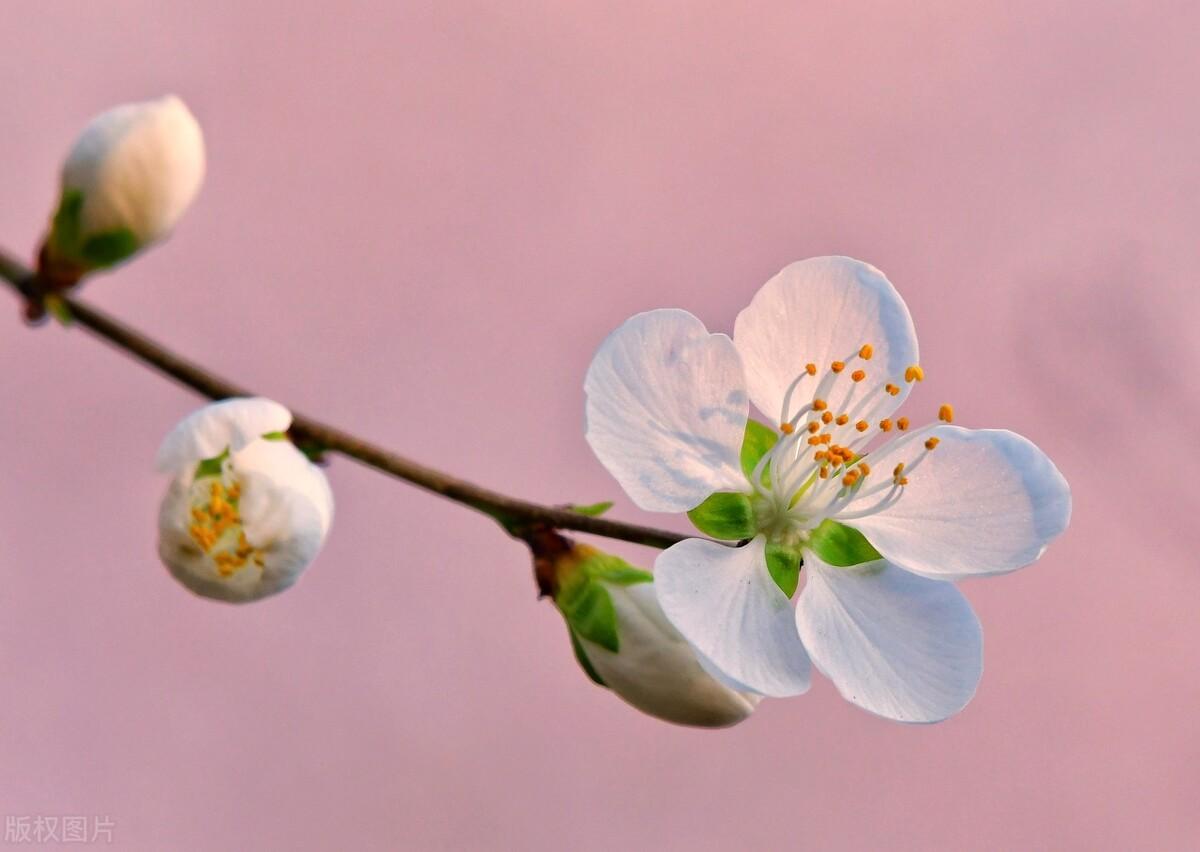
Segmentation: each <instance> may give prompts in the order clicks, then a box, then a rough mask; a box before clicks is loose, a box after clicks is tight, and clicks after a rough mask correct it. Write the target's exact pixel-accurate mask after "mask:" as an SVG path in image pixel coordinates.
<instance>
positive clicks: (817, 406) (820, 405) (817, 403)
mask: <svg viewBox="0 0 1200 852" xmlns="http://www.w3.org/2000/svg"><path fill="white" fill-rule="evenodd" d="M812 405H813V411H824V410H825V409H826V408H828V407H829V403H827V402H826V401H825V400H823V399H814V400H813V403H812Z"/></svg>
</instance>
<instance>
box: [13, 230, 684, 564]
mask: <svg viewBox="0 0 1200 852" xmlns="http://www.w3.org/2000/svg"><path fill="white" fill-rule="evenodd" d="M0 278H3V279H4V280H6V281H7V282H8V283H9V284H11V285H12V287H13V288H14V289H15V290H16V291H17V292H18V293H19V294H20V295H21V296H22V297H23V298H24V299H25V300H26V301H27V302H32V303H33V304H34V307H35V308H36V307H40V299H41V297H42V296H43V295H44V294H45V293H46V292H47V290H48V289H51V288H46V287H43V286H41V285H40V283H39V281H38V278H37V276H36V274H35V273H34V271H33V270H31V269H29V268H28V267H27V266H25V264H23V263H21V262H20V261H19V260H17V259H15V258H13V257H12V256H10V255H8V254H6V253H5V252H4V251H3V250H2V249H0ZM57 298H59V299H61V300H62V304H63V305H65V306H66V308H67V310H68V311H69V313H70V316H71V318H72V320H73V323H74V324H75V325H79V326H81V327H83V328H85V329H87V330H88V331H90V332H91V333H92V334H95V335H96V336H97V337H100V338H102V339H103V340H105V341H106V342H108V343H109V344H111V345H113V346H115V347H117V348H118V349H121V350H123V351H125V352H126V353H128V354H130V355H132V356H133V357H134V358H136V359H138V360H139V361H141V362H142V363H144V364H146V365H148V366H150V367H152V368H153V369H155V370H158V371H159V372H160V373H163V374H164V375H167V376H170V377H171V378H173V379H175V380H176V381H177V382H180V383H181V384H184V385H186V386H187V387H189V388H191V389H192V390H194V391H196V392H197V393H200V394H202V395H203V396H206V397H208V398H209V399H224V398H226V397H231V396H252V395H253V394H252V392H251V391H249V390H248V389H246V388H243V387H241V386H239V385H237V384H234V383H233V382H231V381H228V380H226V379H224V378H222V377H221V376H218V375H216V374H215V373H213V372H211V371H210V370H208V369H206V368H204V367H201V366H200V365H198V364H196V363H193V362H192V361H188V360H187V359H185V358H183V357H181V356H179V355H176V354H175V353H174V352H172V351H170V350H169V349H167V348H166V347H165V346H163V345H162V344H160V343H158V342H156V341H154V340H152V339H150V338H149V337H147V336H146V335H144V334H142V333H141V332H140V331H137V330H136V329H133V328H130V327H129V326H127V325H125V324H124V323H122V322H120V321H119V320H117V319H114V318H113V317H111V316H109V315H107V314H105V313H103V312H102V311H99V310H97V309H95V308H93V307H90V306H89V305H87V304H86V303H85V302H81V301H79V300H78V299H76V298H73V297H71V296H67V295H59V296H57ZM293 417H294V419H293V422H292V429H291V432H292V435H293V437H294V438H295V440H296V442H297V444H300V445H309V446H313V447H315V448H317V449H319V450H322V451H326V452H336V453H340V454H342V455H344V456H347V457H349V458H352V459H355V460H356V461H359V462H361V463H363V464H365V465H367V466H369V467H373V468H375V469H376V470H380V471H383V472H384V473H387V474H390V475H391V476H394V477H396V478H397V479H402V480H404V481H405V482H408V483H410V484H412V485H415V486H417V487H418V488H423V489H425V490H426V491H430V492H432V493H434V494H437V495H440V496H442V497H445V498H446V499H448V500H453V501H455V502H456V503H461V504H463V505H465V506H470V507H471V508H473V509H477V510H478V511H480V512H483V513H485V514H487V515H490V516H491V517H493V518H495V519H496V520H497V521H499V522H500V524H501V525H503V526H504V528H505V529H506V530H508V532H509V533H510V534H511V535H513V536H515V537H517V538H522V539H527V538H528V536H529V535H531V534H532V533H533V531H535V530H544V529H547V528H549V529H566V530H576V531H578V532H582V533H590V534H591V535H598V536H603V537H605V538H613V539H619V540H621V541H629V542H633V543H634V544H644V545H647V546H649V547H659V548H662V547H670V546H671V545H672V544H675V543H676V542H679V541H682V540H683V539H685V538H688V536H684V535H680V534H679V533H674V532H670V531H669V530H660V529H654V528H651V527H643V526H638V525H637V524H626V523H622V522H620V521H611V520H608V519H607V518H595V517H589V516H587V515H581V514H579V513H577V512H573V511H571V510H570V509H563V508H556V507H553V506H543V505H541V504H540V503H532V502H530V501H528V500H521V499H519V498H517V497H510V496H509V495H507V494H501V493H500V492H498V491H492V490H491V489H489V488H483V487H482V486H479V485H475V484H474V483H472V482H467V481H466V480H464V479H459V478H458V477H455V476H451V475H449V474H447V473H443V472H442V471H439V470H435V469H433V468H431V467H427V466H425V465H423V464H419V463H417V462H415V461H412V460H411V459H408V458H405V457H404V456H402V455H400V454H399V453H394V452H392V451H391V450H387V449H384V448H383V447H380V446H378V445H376V444H372V443H371V442H369V441H365V440H363V439H362V438H359V437H356V436H355V435H351V434H350V433H349V432H345V431H343V430H341V429H338V428H336V427H334V426H330V425H328V424H326V423H322V422H321V421H319V420H315V419H313V418H311V417H307V416H305V415H303V414H298V413H293Z"/></svg>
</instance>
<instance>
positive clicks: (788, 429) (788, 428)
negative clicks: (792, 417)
mask: <svg viewBox="0 0 1200 852" xmlns="http://www.w3.org/2000/svg"><path fill="white" fill-rule="evenodd" d="M779 431H780V432H782V433H783V434H785V435H790V434H792V433H793V432H795V431H796V427H795V426H793V425H792V424H791V423H780V424H779Z"/></svg>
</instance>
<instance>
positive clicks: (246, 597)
mask: <svg viewBox="0 0 1200 852" xmlns="http://www.w3.org/2000/svg"><path fill="white" fill-rule="evenodd" d="M291 422H292V415H291V413H290V412H289V411H288V410H287V409H286V408H284V407H283V406H282V405H280V404H279V403H277V402H272V401H271V400H268V399H261V398H239V399H227V400H224V401H222V402H216V403H213V404H211V405H206V406H205V407H204V408H201V409H200V410H199V411H196V412H194V413H192V414H190V415H189V416H188V417H186V418H184V419H183V421H182V422H180V423H179V425H178V426H176V427H175V428H174V429H172V430H171V432H170V433H169V434H168V435H167V437H166V438H165V439H164V440H163V443H162V447H161V448H160V449H159V451H158V459H157V462H156V465H157V467H158V469H159V470H160V471H163V472H164V473H169V474H171V476H172V480H171V485H170V487H169V488H168V489H167V494H166V496H165V497H164V498H163V502H162V507H161V509H160V510H159V518H158V530H159V540H158V552H159V556H160V557H161V558H162V560H163V562H164V563H165V564H166V566H167V567H168V568H169V569H170V571H171V573H172V574H173V575H174V576H175V578H176V579H177V580H179V582H181V583H183V584H184V585H185V586H187V587H188V588H189V589H191V590H192V591H193V592H195V593H196V594H199V595H203V596H205V597H209V598H218V599H220V600H226V601H235V602H242V601H251V600H257V599H259V598H263V597H266V596H267V595H273V594H275V593H277V592H281V591H283V590H284V589H286V588H288V587H289V586H290V585H292V583H294V582H296V580H297V578H298V577H299V576H300V572H302V571H303V570H304V569H305V568H306V567H307V566H308V564H309V563H310V562H311V561H312V560H313V558H314V557H315V556H316V555H317V551H319V550H320V549H321V545H322V544H323V543H324V541H325V536H326V534H327V533H328V532H329V525H330V522H331V521H332V519H333V495H332V494H331V492H330V490H329V483H328V482H327V481H326V479H325V474H324V473H322V472H321V470H320V468H318V467H316V466H315V465H314V464H312V463H311V462H310V461H309V460H308V459H307V458H306V457H305V456H304V454H303V453H301V452H300V451H299V450H298V449H296V447H295V446H294V445H293V444H292V442H291V441H289V440H288V439H287V438H286V437H285V436H284V435H283V432H284V431H285V430H286V429H287V428H288V427H289V426H290V425H291Z"/></svg>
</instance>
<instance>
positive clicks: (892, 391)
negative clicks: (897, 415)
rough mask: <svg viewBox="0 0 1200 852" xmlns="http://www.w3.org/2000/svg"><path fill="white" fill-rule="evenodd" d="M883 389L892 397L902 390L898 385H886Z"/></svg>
mask: <svg viewBox="0 0 1200 852" xmlns="http://www.w3.org/2000/svg"><path fill="white" fill-rule="evenodd" d="M883 389H884V390H885V391H887V392H888V393H890V394H891V395H892V396H895V395H896V394H898V393H900V388H898V387H897V386H896V385H893V384H886V385H884V386H883Z"/></svg>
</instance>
